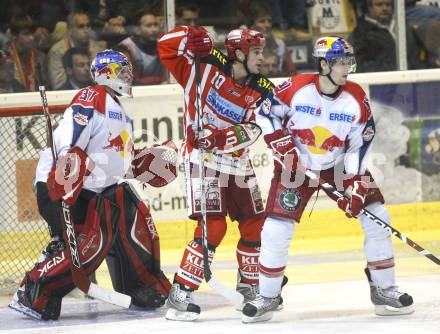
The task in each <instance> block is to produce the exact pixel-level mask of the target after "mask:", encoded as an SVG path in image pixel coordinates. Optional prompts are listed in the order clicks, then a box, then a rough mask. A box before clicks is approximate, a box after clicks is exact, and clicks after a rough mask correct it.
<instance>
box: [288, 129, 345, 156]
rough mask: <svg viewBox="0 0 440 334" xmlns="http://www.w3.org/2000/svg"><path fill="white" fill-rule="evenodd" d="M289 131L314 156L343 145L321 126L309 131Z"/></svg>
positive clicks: (342, 142)
mask: <svg viewBox="0 0 440 334" xmlns="http://www.w3.org/2000/svg"><path fill="white" fill-rule="evenodd" d="M290 131H291V133H292V135H293V136H294V137H295V138H298V139H299V141H300V143H301V144H303V145H306V146H307V149H308V150H309V151H310V152H312V153H314V154H325V153H327V152H328V151H330V152H332V151H333V150H334V149H335V148H339V147H344V145H345V142H344V141H342V140H341V139H339V138H338V137H337V136H336V135H334V134H333V133H332V132H331V131H330V130H328V129H327V128H324V127H322V126H315V127H313V128H311V129H291V130H290Z"/></svg>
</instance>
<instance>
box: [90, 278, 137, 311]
mask: <svg viewBox="0 0 440 334" xmlns="http://www.w3.org/2000/svg"><path fill="white" fill-rule="evenodd" d="M87 294H88V295H89V296H90V297H93V298H96V299H99V300H102V301H105V302H107V303H110V304H113V305H117V306H120V307H123V308H129V307H130V305H131V297H130V296H127V295H125V294H123V293H119V292H116V291H113V290H109V289H105V288H102V287H100V286H98V285H96V284H94V283H90V287H89V291H88V292H87Z"/></svg>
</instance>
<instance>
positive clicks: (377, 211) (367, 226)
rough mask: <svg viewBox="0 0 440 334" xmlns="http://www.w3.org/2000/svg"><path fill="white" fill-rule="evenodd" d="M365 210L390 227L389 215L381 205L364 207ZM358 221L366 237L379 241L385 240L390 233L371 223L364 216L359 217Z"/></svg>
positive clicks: (375, 204)
mask: <svg viewBox="0 0 440 334" xmlns="http://www.w3.org/2000/svg"><path fill="white" fill-rule="evenodd" d="M365 209H366V210H368V211H370V212H371V213H372V214H374V215H375V216H377V217H378V218H380V219H382V220H383V221H384V222H385V223H387V224H388V225H391V219H390V214H389V212H388V210H387V208H385V206H384V205H383V204H382V203H379V202H376V203H372V204H370V205H368V206H366V207H365ZM359 220H360V221H361V223H362V228H363V230H364V233H365V235H366V236H369V237H372V238H376V239H380V238H386V237H388V236H389V235H390V233H389V232H388V231H387V230H386V229H384V228H383V227H381V226H380V225H379V224H377V223H375V222H374V221H372V220H371V219H370V218H368V217H367V216H366V215H360V216H359Z"/></svg>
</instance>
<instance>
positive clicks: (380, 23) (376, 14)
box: [349, 0, 424, 72]
mask: <svg viewBox="0 0 440 334" xmlns="http://www.w3.org/2000/svg"><path fill="white" fill-rule="evenodd" d="M366 10H367V11H366V14H365V15H364V16H363V17H361V18H359V19H358V24H357V26H356V28H355V29H354V30H353V32H352V33H351V35H350V37H349V41H350V43H352V44H353V48H354V51H355V54H356V59H357V64H358V68H357V72H376V71H395V70H397V59H396V35H395V33H394V20H393V0H367V8H366ZM407 53H408V68H409V69H415V68H423V67H424V64H423V63H422V62H421V61H420V60H419V53H420V48H419V46H418V45H417V44H416V41H415V36H414V31H413V30H412V29H411V28H409V29H407Z"/></svg>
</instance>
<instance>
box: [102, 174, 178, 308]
mask: <svg viewBox="0 0 440 334" xmlns="http://www.w3.org/2000/svg"><path fill="white" fill-rule="evenodd" d="M113 197H114V199H115V201H116V203H117V205H118V206H119V207H121V218H120V220H119V224H118V234H117V237H116V240H115V243H114V246H113V249H112V251H111V253H110V254H109V256H108V258H107V264H109V270H110V275H111V278H112V283H113V287H114V289H115V290H116V291H118V292H121V293H126V294H128V295H130V296H131V297H132V298H133V304H134V305H136V306H139V307H146V308H157V307H160V306H162V305H163V304H164V303H165V301H166V298H167V297H168V293H169V291H170V288H171V283H170V282H169V281H168V279H167V278H166V276H165V275H164V273H163V272H162V270H161V269H160V245H159V234H158V232H157V230H156V227H155V224H154V221H153V219H152V217H151V214H150V210H149V208H148V207H147V206H146V205H145V204H144V203H143V202H142V200H141V199H140V196H139V195H138V194H137V192H136V190H135V189H134V188H133V187H131V186H130V184H129V183H126V182H124V183H122V184H120V185H119V186H117V188H116V190H115V193H114V194H113Z"/></svg>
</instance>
